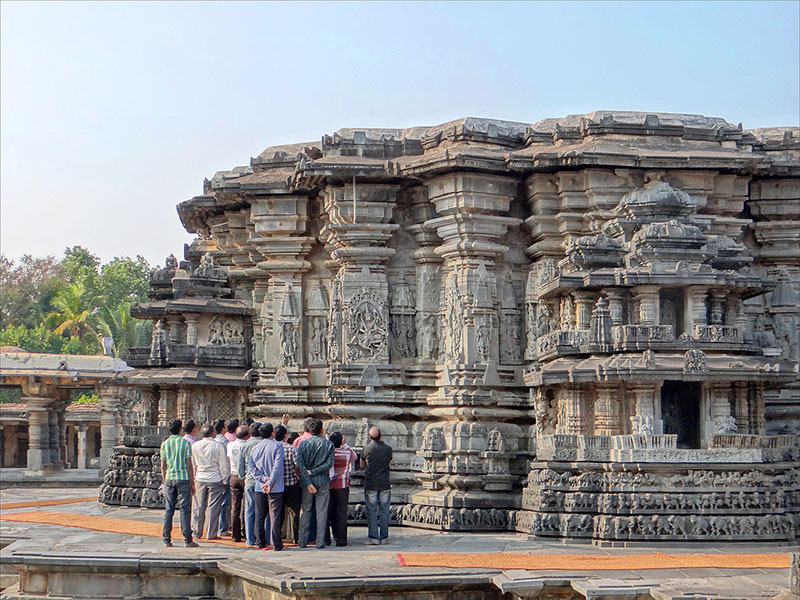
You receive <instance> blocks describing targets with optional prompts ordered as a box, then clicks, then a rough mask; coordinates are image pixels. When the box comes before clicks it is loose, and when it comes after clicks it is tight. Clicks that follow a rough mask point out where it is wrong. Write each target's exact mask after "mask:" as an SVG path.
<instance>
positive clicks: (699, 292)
mask: <svg viewBox="0 0 800 600" xmlns="http://www.w3.org/2000/svg"><path fill="white" fill-rule="evenodd" d="M707 295H708V288H706V287H702V286H692V287H690V288H688V289H687V290H686V303H687V306H686V315H687V321H688V325H689V326H688V327H687V328H686V330H687V332H688V333H689V335H690V336H692V337H694V328H695V325H706V324H707V323H708V314H707V313H708V306H707V304H706V296H707Z"/></svg>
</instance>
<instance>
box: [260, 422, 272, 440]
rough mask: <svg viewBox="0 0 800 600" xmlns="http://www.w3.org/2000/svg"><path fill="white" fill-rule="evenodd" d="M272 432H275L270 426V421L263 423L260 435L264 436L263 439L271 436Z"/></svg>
mask: <svg viewBox="0 0 800 600" xmlns="http://www.w3.org/2000/svg"><path fill="white" fill-rule="evenodd" d="M274 433H275V430H274V429H273V427H272V423H264V424H263V425H262V426H261V437H262V438H264V439H266V438H271V437H272V436H273V435H274Z"/></svg>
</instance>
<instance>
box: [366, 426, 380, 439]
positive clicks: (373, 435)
mask: <svg viewBox="0 0 800 600" xmlns="http://www.w3.org/2000/svg"><path fill="white" fill-rule="evenodd" d="M369 439H371V440H379V439H381V430H380V429H378V428H377V427H375V426H373V427H370V428H369Z"/></svg>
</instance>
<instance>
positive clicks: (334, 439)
mask: <svg viewBox="0 0 800 600" xmlns="http://www.w3.org/2000/svg"><path fill="white" fill-rule="evenodd" d="M328 439H329V440H330V441H331V443H332V444H333V447H334V448H340V447H341V446H342V442H343V441H344V436H343V435H342V432H341V431H334V432H333V433H332V434H330V435H329V436H328Z"/></svg>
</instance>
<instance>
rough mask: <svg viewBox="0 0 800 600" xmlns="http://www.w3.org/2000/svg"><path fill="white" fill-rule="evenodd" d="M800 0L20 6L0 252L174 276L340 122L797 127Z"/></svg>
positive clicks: (4, 88) (8, 69)
mask: <svg viewBox="0 0 800 600" xmlns="http://www.w3.org/2000/svg"><path fill="white" fill-rule="evenodd" d="M799 6H800V3H798V2H753V3H748V2H734V3H725V2H710V3H694V2H690V3H679V2H668V3H641V4H639V3H631V2H623V3H601V2H589V3H579V2H574V3H547V2H541V3H539V2H537V3H522V2H512V3H499V2H493V3H481V2H470V3H458V2H450V3H388V2H380V3H374V4H372V3H362V2H358V3H333V2H325V3H278V2H265V3H258V2H241V3H238V2H225V3H222V2H219V3H217V2H200V3H193V2H177V3H160V2H159V3H155V2H136V3H127V2H108V3H104V2H87V3H69V2H49V3H35V2H6V1H4V2H2V4H0V138H1V139H0V252H2V253H3V254H4V255H5V256H7V257H10V258H18V257H19V256H21V255H22V254H24V253H27V254H32V255H34V256H45V255H48V254H51V255H55V256H57V257H59V256H61V255H62V254H63V251H64V249H65V248H66V247H70V246H74V245H82V246H85V247H87V248H89V249H90V250H91V251H92V252H94V253H95V254H97V255H99V256H100V258H101V259H102V260H103V261H108V260H110V259H111V258H113V257H114V256H135V255H137V254H141V255H143V256H144V257H145V258H147V259H148V260H149V261H150V263H151V264H156V263H162V262H163V260H164V257H165V256H166V255H167V254H169V253H170V252H174V253H175V254H176V255H177V256H180V255H181V253H182V248H183V244H184V243H185V242H190V241H191V239H192V236H191V235H189V234H188V233H186V232H185V231H184V230H183V228H182V226H181V224H180V221H179V219H178V216H177V212H176V210H175V205H176V204H177V203H178V202H181V201H183V200H186V199H188V198H191V197H192V196H195V195H198V194H200V193H202V184H203V179H204V178H206V177H208V178H210V177H211V176H213V174H214V173H215V172H216V171H219V170H226V169H230V168H232V167H234V166H237V165H246V164H248V163H249V160H250V157H252V156H257V155H258V154H259V153H260V152H261V151H262V150H263V149H264V148H266V147H268V146H273V145H278V144H286V143H293V142H305V141H315V140H319V139H320V138H321V137H322V135H323V134H331V133H333V132H334V131H336V130H337V129H340V128H342V127H408V126H411V125H435V124H438V123H442V122H446V121H449V120H453V119H457V118H461V117H466V116H473V117H491V118H497V119H508V120H513V121H523V122H530V123H533V122H535V121H538V120H539V119H542V118H546V117H560V116H566V115H568V114H575V113H587V112H591V111H593V110H601V109H613V110H644V111H649V112H678V113H699V114H704V115H707V116H716V117H724V118H725V119H727V120H728V121H730V122H732V123H734V124H737V123H739V122H742V123H743V124H744V127H745V128H754V127H767V126H779V125H781V126H786V125H792V126H796V125H798V119H799V118H800V116H799V115H798V113H799V112H800V98H799V97H798V93H799V90H800V81H799V79H798V78H799V76H800V64H799V59H798V55H799V54H800V39H799V33H798V32H799V30H800V9H799V8H798V7H799Z"/></svg>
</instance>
